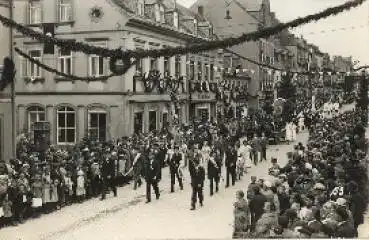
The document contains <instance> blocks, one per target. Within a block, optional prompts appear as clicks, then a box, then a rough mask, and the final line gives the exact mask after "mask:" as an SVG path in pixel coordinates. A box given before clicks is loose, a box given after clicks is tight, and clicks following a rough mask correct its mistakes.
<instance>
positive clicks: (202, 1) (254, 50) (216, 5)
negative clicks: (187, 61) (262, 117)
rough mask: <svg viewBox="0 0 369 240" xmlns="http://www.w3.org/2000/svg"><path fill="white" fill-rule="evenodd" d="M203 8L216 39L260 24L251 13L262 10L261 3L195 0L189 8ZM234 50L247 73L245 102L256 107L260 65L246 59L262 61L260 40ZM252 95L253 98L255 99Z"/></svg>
mask: <svg viewBox="0 0 369 240" xmlns="http://www.w3.org/2000/svg"><path fill="white" fill-rule="evenodd" d="M199 8H200V9H202V11H203V13H204V16H205V18H206V19H209V21H210V22H211V23H212V24H213V27H214V32H215V33H216V35H217V36H218V37H219V38H226V37H235V36H239V35H240V34H242V33H245V32H246V33H247V32H253V31H257V30H258V29H260V27H261V22H260V19H259V18H258V17H257V16H255V15H258V14H253V12H254V13H255V12H259V11H260V9H261V4H260V2H259V1H258V2H255V1H251V0H238V1H229V2H226V1H223V0H212V1H207V0H198V1H196V2H195V3H194V4H193V5H192V6H191V7H190V9H191V10H193V11H197V10H198V9H199ZM228 50H229V51H231V52H233V53H237V55H238V58H239V61H240V65H241V66H242V68H243V69H247V70H248V71H249V73H250V75H249V76H250V78H251V79H250V80H249V84H248V93H249V95H250V96H253V97H250V98H249V100H248V101H247V104H248V107H253V108H257V107H258V98H257V96H258V94H259V89H260V86H259V83H260V81H259V80H260V75H259V74H260V68H259V66H258V65H257V64H254V63H252V62H250V61H248V60H247V59H252V60H254V61H257V62H259V61H260V60H261V41H250V42H245V43H242V44H239V45H237V46H233V47H231V48H229V49H228ZM254 97H255V98H254Z"/></svg>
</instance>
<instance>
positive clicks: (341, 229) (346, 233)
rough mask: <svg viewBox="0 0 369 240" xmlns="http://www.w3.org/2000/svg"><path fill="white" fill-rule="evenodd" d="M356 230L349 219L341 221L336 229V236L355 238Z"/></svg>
mask: <svg viewBox="0 0 369 240" xmlns="http://www.w3.org/2000/svg"><path fill="white" fill-rule="evenodd" d="M355 235H356V231H355V228H354V226H352V225H351V224H350V223H349V222H348V221H346V222H343V223H340V225H339V226H338V227H337V229H336V237H338V238H355Z"/></svg>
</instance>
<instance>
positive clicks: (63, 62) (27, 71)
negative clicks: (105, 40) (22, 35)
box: [21, 49, 107, 78]
mask: <svg viewBox="0 0 369 240" xmlns="http://www.w3.org/2000/svg"><path fill="white" fill-rule="evenodd" d="M28 55H29V56H31V57H32V58H33V59H36V60H38V61H42V50H40V49H33V50H29V51H28ZM57 69H58V70H59V71H60V72H62V73H65V74H68V75H72V74H73V56H72V52H71V51H70V50H59V52H58V58H57ZM106 71H107V69H106V66H105V61H104V59H103V58H102V57H100V56H97V55H89V57H88V75H89V76H91V77H99V76H102V75H105V74H106ZM21 73H22V76H23V77H29V78H41V77H42V70H41V68H40V67H39V66H38V65H36V64H34V63H32V62H31V61H28V60H23V61H22V65H21Z"/></svg>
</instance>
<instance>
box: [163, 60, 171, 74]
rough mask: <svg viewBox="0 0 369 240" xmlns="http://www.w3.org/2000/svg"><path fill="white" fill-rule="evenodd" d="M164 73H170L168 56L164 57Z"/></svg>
mask: <svg viewBox="0 0 369 240" xmlns="http://www.w3.org/2000/svg"><path fill="white" fill-rule="evenodd" d="M164 73H166V74H168V75H170V58H169V57H164Z"/></svg>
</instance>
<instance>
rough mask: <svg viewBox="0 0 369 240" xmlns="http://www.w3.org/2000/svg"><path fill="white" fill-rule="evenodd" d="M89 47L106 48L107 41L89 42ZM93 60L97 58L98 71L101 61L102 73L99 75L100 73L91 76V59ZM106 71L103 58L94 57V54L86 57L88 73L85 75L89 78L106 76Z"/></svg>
mask: <svg viewBox="0 0 369 240" xmlns="http://www.w3.org/2000/svg"><path fill="white" fill-rule="evenodd" d="M91 45H93V46H96V47H103V48H106V47H107V45H108V42H107V41H102V42H91ZM93 58H97V59H98V60H99V61H98V68H97V69H100V61H102V62H101V63H102V73H101V74H100V73H99V74H92V59H93ZM106 71H107V66H106V62H105V59H104V58H103V57H101V56H98V55H95V54H91V55H88V72H87V73H88V75H89V76H90V77H101V76H103V75H105V74H106Z"/></svg>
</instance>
